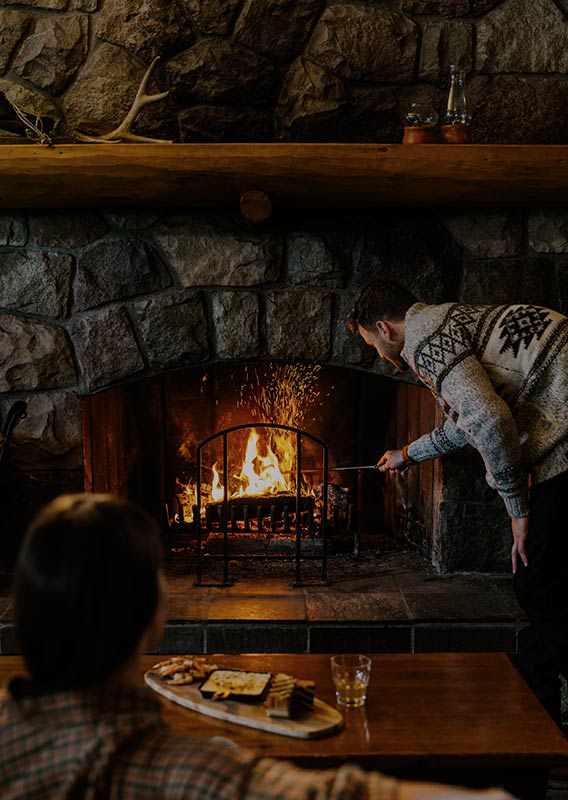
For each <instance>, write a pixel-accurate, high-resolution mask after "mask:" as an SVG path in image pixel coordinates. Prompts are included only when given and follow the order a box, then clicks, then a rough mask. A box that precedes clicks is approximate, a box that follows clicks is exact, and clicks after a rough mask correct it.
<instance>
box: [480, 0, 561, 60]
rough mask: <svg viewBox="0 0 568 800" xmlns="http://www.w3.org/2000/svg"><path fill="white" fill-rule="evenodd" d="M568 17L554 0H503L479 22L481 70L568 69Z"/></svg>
mask: <svg viewBox="0 0 568 800" xmlns="http://www.w3.org/2000/svg"><path fill="white" fill-rule="evenodd" d="M567 39H568V20H567V19H566V17H565V16H564V14H563V13H562V11H560V9H559V8H558V7H557V5H556V4H555V3H554V1H553V0H516V2H514V3H504V4H503V5H502V6H500V7H499V8H497V9H495V10H494V11H492V12H491V13H490V14H488V15H487V16H486V17H483V19H481V20H480V22H479V23H478V26H477V69H478V70H479V71H480V72H497V73H501V72H537V73H543V72H558V73H563V72H567V71H568V48H567V47H566V41H567Z"/></svg>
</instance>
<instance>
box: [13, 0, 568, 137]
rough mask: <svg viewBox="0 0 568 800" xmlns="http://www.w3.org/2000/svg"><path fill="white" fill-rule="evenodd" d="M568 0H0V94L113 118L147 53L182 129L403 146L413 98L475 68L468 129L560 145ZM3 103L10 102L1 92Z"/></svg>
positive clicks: (160, 126) (95, 128) (181, 132)
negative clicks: (454, 69)
mask: <svg viewBox="0 0 568 800" xmlns="http://www.w3.org/2000/svg"><path fill="white" fill-rule="evenodd" d="M567 13H568V5H567V2H566V0H352V2H348V1H347V0H343V2H341V1H340V2H338V1H337V0H0V31H1V33H0V128H7V129H8V130H9V131H10V132H11V133H12V134H13V133H15V132H18V131H20V132H21V130H22V128H21V125H20V124H19V123H18V122H17V120H16V118H15V116H14V114H13V112H12V111H11V109H10V108H9V107H8V105H7V104H6V102H5V100H4V97H5V96H7V97H9V98H10V99H12V100H14V101H15V102H17V104H18V105H19V106H20V107H21V108H22V109H24V110H32V111H35V112H37V113H39V114H41V115H42V116H43V117H44V118H45V119H46V124H48V123H47V120H49V119H50V120H60V125H59V132H60V134H61V135H62V136H64V137H65V136H69V135H71V134H72V132H73V131H77V130H81V131H84V132H90V133H95V134H101V133H105V132H108V131H110V130H112V129H113V128H114V127H115V126H116V124H117V123H118V122H119V120H120V119H121V118H122V116H124V114H125V113H126V111H127V110H128V108H129V106H130V103H131V102H132V99H133V97H134V95H135V93H136V89H137V87H138V84H139V82H140V80H141V78H142V76H143V74H144V71H145V69H146V67H147V66H148V64H149V63H150V62H151V60H152V59H153V58H154V57H156V56H160V58H161V66H160V69H159V71H158V73H157V77H156V80H155V81H154V89H155V90H165V89H169V90H170V96H169V97H168V99H167V100H165V101H161V102H160V103H159V104H157V105H153V106H151V107H149V108H148V109H146V110H145V111H143V113H142V114H141V115H140V117H139V120H138V123H137V131H138V133H142V134H145V135H149V136H157V137H161V138H168V139H169V138H173V139H175V140H178V141H187V142H195V141H270V140H279V141H359V142H367V141H370V142H373V141H378V142H396V141H400V138H401V117H402V114H403V113H404V111H405V110H406V109H407V108H408V105H409V104H410V103H411V102H412V101H415V100H426V101H428V102H431V103H432V104H433V105H434V106H435V107H437V108H438V109H441V108H442V107H443V103H444V100H445V97H446V94H447V80H448V66H449V64H450V63H459V64H461V65H462V66H463V67H464V68H465V69H466V71H467V73H468V77H469V91H470V99H471V101H472V104H473V110H474V128H473V136H474V141H477V142H510V143H512V142H542V143H548V142H565V141H566V135H567V132H568V118H567V115H566V112H565V109H566V106H567V101H568V82H567V81H566V80H565V77H566V76H565V73H566V71H567V68H568V50H567V48H566V39H567V36H568V20H567V16H566V15H567ZM2 101H4V102H2Z"/></svg>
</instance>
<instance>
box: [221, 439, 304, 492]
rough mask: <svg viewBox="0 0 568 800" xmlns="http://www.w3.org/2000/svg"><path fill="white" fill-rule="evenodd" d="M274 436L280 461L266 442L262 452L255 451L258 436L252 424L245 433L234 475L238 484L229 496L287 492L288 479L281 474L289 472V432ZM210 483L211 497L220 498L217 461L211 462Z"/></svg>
mask: <svg viewBox="0 0 568 800" xmlns="http://www.w3.org/2000/svg"><path fill="white" fill-rule="evenodd" d="M276 438H277V441H276V443H275V446H277V449H278V450H280V451H281V453H282V456H281V458H282V464H281V463H280V460H279V458H278V456H277V455H276V453H275V452H274V450H273V449H272V447H271V446H270V444H269V443H268V442H267V443H266V455H262V454H261V453H260V451H259V447H258V443H259V441H260V436H259V435H258V433H257V432H256V430H255V429H254V428H252V429H251V432H250V434H249V438H248V442H247V446H246V451H245V456H244V460H243V464H242V467H241V472H240V474H239V475H235V478H236V480H237V481H238V482H239V484H240V486H239V489H238V491H236V492H233V493H232V494H231V497H251V496H258V495H263V494H278V493H279V492H290V491H291V489H290V485H289V482H288V481H287V480H286V478H285V477H284V474H285V473H286V472H288V473H289V472H290V470H291V468H292V462H293V454H294V448H293V447H292V443H291V441H290V436H289V434H287V433H286V432H285V431H284V432H282V433H281V434H280V435H279V436H278V437H276ZM212 471H213V483H212V486H211V499H212V500H213V501H215V502H218V501H220V500H223V497H224V489H223V486H222V485H221V479H220V477H219V472H218V464H217V463H215V464H213V467H212Z"/></svg>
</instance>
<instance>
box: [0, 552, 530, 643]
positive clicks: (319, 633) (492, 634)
mask: <svg viewBox="0 0 568 800" xmlns="http://www.w3.org/2000/svg"><path fill="white" fill-rule="evenodd" d="M329 568H330V569H329V571H330V578H331V585H330V586H322V585H318V584H317V583H316V582H315V581H314V583H313V584H312V585H306V586H303V587H293V586H292V585H291V584H292V575H293V565H292V564H291V563H290V562H259V561H256V562H252V563H251V562H249V561H239V562H235V563H232V564H231V575H232V576H233V578H234V582H233V584H232V585H230V586H226V587H219V586H200V587H199V586H195V585H194V577H195V572H194V564H193V562H192V559H191V557H190V556H186V555H185V554H183V553H177V554H172V555H170V556H169V558H168V562H167V564H166V573H167V577H168V585H169V619H168V623H167V627H166V632H165V635H164V638H163V640H162V642H161V643H160V646H159V648H158V652H160V653H176V652H177V653H182V652H203V653H215V652H225V653H236V652H293V653H296V652H297V653H306V652H312V653H318V652H320V653H321V652H330V651H335V652H342V651H343V652H344V651H354V650H359V651H362V652H370V653H380V652H436V651H468V650H470V651H494V650H503V651H506V652H509V653H514V652H516V649H517V635H518V632H519V630H520V629H521V628H522V627H523V626H524V624H525V622H524V619H523V614H522V611H521V610H520V609H519V607H518V606H517V604H516V601H515V597H514V593H513V588H512V582H511V577H510V576H509V575H491V574H483V575H482V574H458V575H438V574H437V573H436V572H435V571H434V570H433V568H432V567H431V565H430V564H429V563H428V562H427V561H425V560H424V559H422V558H420V557H418V556H416V555H412V554H409V553H407V552H395V553H390V554H386V555H381V556H377V555H376V554H365V555H364V556H362V557H360V558H358V559H354V558H351V557H349V556H334V557H332V558H331V559H330V564H329ZM310 572H312V573H313V576H315V577H316V578H317V575H318V570H317V569H315V568H312V567H310V565H306V577H311V576H310ZM210 577H211V576H210V575H209V574H208V573H206V574H205V575H204V578H205V579H207V580H209V579H210ZM0 652H1V653H14V652H18V644H17V641H16V637H15V633H14V623H13V602H12V599H11V597H10V590H9V588H5V589H4V590H3V591H2V592H0Z"/></svg>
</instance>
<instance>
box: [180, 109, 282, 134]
mask: <svg viewBox="0 0 568 800" xmlns="http://www.w3.org/2000/svg"><path fill="white" fill-rule="evenodd" d="M179 126H180V131H181V138H182V140H183V141H184V142H203V141H209V142H268V141H271V139H272V124H271V120H270V118H269V116H268V114H267V113H266V112H265V111H259V110H258V109H255V108H239V107H235V106H190V107H189V108H184V109H183V110H182V111H181V112H180V114H179Z"/></svg>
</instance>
